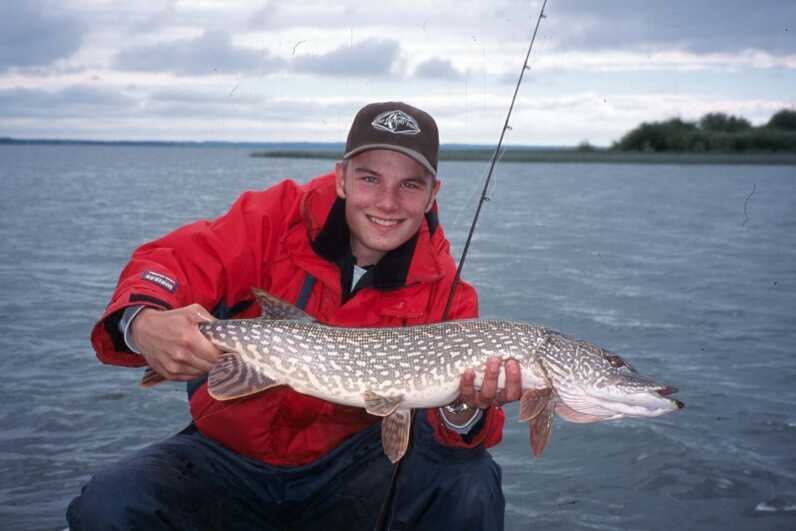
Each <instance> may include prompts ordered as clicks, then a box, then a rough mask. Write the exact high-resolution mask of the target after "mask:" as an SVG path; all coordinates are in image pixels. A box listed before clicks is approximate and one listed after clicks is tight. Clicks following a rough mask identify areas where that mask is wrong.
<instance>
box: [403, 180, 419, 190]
mask: <svg viewBox="0 0 796 531" xmlns="http://www.w3.org/2000/svg"><path fill="white" fill-rule="evenodd" d="M402 184H403V187H404V188H409V189H410V190H419V189H420V185H419V184H418V183H417V182H415V181H404V182H403V183H402Z"/></svg>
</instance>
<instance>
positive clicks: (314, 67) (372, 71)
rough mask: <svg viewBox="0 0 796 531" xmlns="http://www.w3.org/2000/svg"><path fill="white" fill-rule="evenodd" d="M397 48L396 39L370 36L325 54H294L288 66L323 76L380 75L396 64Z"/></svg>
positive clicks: (398, 47) (387, 72)
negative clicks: (297, 55) (296, 55)
mask: <svg viewBox="0 0 796 531" xmlns="http://www.w3.org/2000/svg"><path fill="white" fill-rule="evenodd" d="M400 49H401V47H400V44H399V43H398V41H395V40H392V39H376V38H371V39H367V40H364V41H362V42H358V43H356V44H354V45H351V46H341V47H340V48H337V49H336V50H332V51H331V52H328V53H325V54H321V55H305V56H300V57H297V58H296V59H294V60H293V62H292V66H293V69H294V70H295V71H297V72H302V73H310V74H321V75H327V76H358V77H366V76H383V75H388V74H390V72H391V70H392V69H393V67H394V66H395V65H396V62H397V60H398V58H399V55H400Z"/></svg>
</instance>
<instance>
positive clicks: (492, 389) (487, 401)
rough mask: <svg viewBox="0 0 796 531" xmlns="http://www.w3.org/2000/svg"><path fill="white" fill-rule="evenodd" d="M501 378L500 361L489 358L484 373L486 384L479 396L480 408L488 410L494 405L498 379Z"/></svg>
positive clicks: (483, 384)
mask: <svg viewBox="0 0 796 531" xmlns="http://www.w3.org/2000/svg"><path fill="white" fill-rule="evenodd" d="M499 376H500V360H499V359H497V358H489V359H488V360H487V362H486V370H485V371H484V382H483V383H482V384H481V392H480V393H479V394H478V407H480V408H482V409H486V408H488V407H489V406H491V405H492V402H493V401H494V400H495V397H496V396H497V386H498V378H499Z"/></svg>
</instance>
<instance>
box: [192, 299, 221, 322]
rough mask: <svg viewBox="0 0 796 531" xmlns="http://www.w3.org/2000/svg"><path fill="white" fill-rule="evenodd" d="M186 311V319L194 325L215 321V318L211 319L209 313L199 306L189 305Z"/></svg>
mask: <svg viewBox="0 0 796 531" xmlns="http://www.w3.org/2000/svg"><path fill="white" fill-rule="evenodd" d="M186 310H187V313H188V319H190V320H191V321H192V322H194V323H196V324H198V323H205V322H208V321H215V320H216V318H215V317H213V316H212V315H211V314H210V312H208V311H207V310H205V309H204V307H203V306H202V305H201V304H191V305H190V306H188V307H187V308H186Z"/></svg>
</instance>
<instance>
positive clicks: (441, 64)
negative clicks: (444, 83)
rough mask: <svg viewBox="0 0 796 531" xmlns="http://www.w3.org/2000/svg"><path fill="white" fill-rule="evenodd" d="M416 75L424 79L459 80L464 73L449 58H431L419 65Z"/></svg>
mask: <svg viewBox="0 0 796 531" xmlns="http://www.w3.org/2000/svg"><path fill="white" fill-rule="evenodd" d="M415 77H418V78H423V79H448V80H454V81H456V80H459V79H462V78H463V77H464V74H462V73H461V72H459V71H458V70H456V68H454V66H453V64H452V63H451V62H450V61H449V60H447V59H437V58H431V59H429V60H428V61H424V62H422V63H420V64H419V65H417V68H415Z"/></svg>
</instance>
